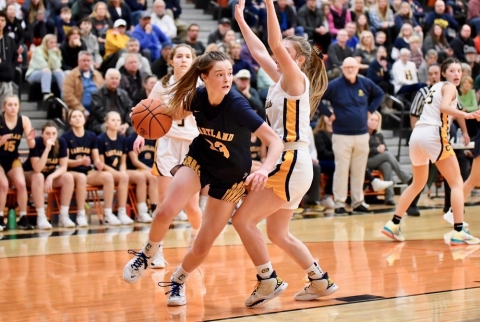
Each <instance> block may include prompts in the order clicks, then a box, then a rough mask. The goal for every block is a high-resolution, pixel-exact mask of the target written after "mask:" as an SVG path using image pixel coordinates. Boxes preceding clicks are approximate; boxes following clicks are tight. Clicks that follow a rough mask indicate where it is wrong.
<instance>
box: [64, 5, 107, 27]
mask: <svg viewBox="0 0 480 322" xmlns="http://www.w3.org/2000/svg"><path fill="white" fill-rule="evenodd" d="M97 2H99V0H76V1H75V3H74V6H72V9H73V8H74V7H76V8H75V9H74V10H73V12H72V14H73V20H75V21H77V22H80V21H81V20H82V19H83V18H85V17H88V16H90V15H91V14H92V12H93V6H95V4H96V3H97ZM62 7H63V5H62Z"/></svg>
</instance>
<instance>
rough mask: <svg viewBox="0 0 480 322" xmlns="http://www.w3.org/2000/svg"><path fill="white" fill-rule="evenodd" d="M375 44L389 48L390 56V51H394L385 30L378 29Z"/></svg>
mask: <svg viewBox="0 0 480 322" xmlns="http://www.w3.org/2000/svg"><path fill="white" fill-rule="evenodd" d="M375 46H376V47H380V46H383V47H385V49H386V50H387V53H389V54H388V57H389V58H391V57H390V53H391V52H392V45H391V44H388V43H387V35H386V34H385V33H384V32H383V31H377V33H376V34H375Z"/></svg>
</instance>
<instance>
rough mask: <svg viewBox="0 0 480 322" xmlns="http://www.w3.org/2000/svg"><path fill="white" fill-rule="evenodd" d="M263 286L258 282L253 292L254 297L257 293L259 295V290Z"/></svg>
mask: <svg viewBox="0 0 480 322" xmlns="http://www.w3.org/2000/svg"><path fill="white" fill-rule="evenodd" d="M261 284H262V282H261V281H258V282H257V285H255V288H254V289H253V292H252V296H253V295H255V293H257V291H258V289H259V288H260V285H261Z"/></svg>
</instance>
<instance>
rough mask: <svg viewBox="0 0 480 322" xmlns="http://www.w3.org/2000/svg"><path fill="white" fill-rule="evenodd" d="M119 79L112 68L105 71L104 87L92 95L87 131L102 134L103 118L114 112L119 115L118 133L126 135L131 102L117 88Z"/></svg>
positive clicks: (126, 95) (127, 96) (123, 92)
mask: <svg viewBox="0 0 480 322" xmlns="http://www.w3.org/2000/svg"><path fill="white" fill-rule="evenodd" d="M133 57H135V56H133ZM121 77H122V76H121V75H120V72H119V71H118V70H116V69H113V68H111V69H109V70H107V73H106V74H105V85H104V86H102V87H100V88H99V89H97V90H96V91H95V92H94V93H93V94H92V105H91V114H90V117H89V118H88V120H87V126H86V128H87V129H88V130H89V131H92V132H95V133H97V134H100V133H102V132H103V127H102V125H103V124H104V122H105V117H106V116H107V114H108V113H109V112H111V111H115V112H118V113H119V114H120V124H121V125H120V127H119V128H118V132H119V133H120V134H122V135H126V134H127V130H128V129H129V127H130V124H131V122H130V112H131V108H132V100H131V99H130V97H129V95H128V93H127V92H126V91H125V90H123V89H121V88H119V85H120V81H121Z"/></svg>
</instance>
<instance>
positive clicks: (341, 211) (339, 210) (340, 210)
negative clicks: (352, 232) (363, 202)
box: [335, 207, 348, 216]
mask: <svg viewBox="0 0 480 322" xmlns="http://www.w3.org/2000/svg"><path fill="white" fill-rule="evenodd" d="M335 216H348V212H347V211H346V210H345V208H344V207H340V208H335Z"/></svg>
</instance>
